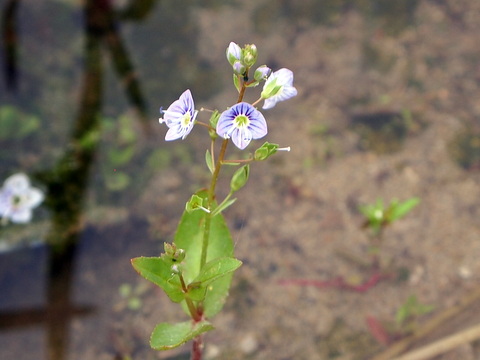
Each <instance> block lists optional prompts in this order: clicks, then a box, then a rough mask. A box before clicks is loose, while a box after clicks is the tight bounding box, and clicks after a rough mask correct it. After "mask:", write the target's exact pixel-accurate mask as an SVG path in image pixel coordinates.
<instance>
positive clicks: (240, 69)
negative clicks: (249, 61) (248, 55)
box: [232, 61, 247, 76]
mask: <svg viewBox="0 0 480 360" xmlns="http://www.w3.org/2000/svg"><path fill="white" fill-rule="evenodd" d="M232 68H233V72H234V73H235V74H237V75H242V76H243V74H245V71H246V70H247V68H246V67H245V65H243V64H242V63H241V62H240V61H235V62H234V63H233V65H232Z"/></svg>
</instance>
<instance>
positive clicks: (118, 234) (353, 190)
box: [0, 0, 480, 360]
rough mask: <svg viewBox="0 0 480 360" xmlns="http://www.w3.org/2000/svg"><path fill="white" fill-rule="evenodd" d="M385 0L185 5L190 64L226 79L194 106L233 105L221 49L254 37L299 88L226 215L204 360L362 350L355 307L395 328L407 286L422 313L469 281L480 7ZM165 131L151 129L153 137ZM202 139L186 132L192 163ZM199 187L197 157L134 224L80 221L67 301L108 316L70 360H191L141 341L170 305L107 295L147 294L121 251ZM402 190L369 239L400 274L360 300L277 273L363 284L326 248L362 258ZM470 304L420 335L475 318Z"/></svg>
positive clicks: (478, 130) (78, 325)
mask: <svg viewBox="0 0 480 360" xmlns="http://www.w3.org/2000/svg"><path fill="white" fill-rule="evenodd" d="M274 3H275V4H274ZM383 3H385V2H382V1H379V2H377V3H376V4H377V6H373V5H372V4H371V2H367V1H354V2H349V3H348V4H347V2H341V1H331V2H325V4H324V6H323V7H322V9H323V12H321V13H320V12H319V10H318V9H317V8H318V7H317V2H316V1H313V0H311V1H302V4H295V5H292V4H290V2H288V1H282V2H279V4H276V2H270V1H253V0H252V1H250V0H249V1H243V2H241V4H240V3H238V4H237V3H235V4H233V5H231V6H214V7H210V8H201V9H196V11H195V14H191V15H192V16H194V17H195V21H197V22H198V26H199V31H198V45H197V46H198V51H199V56H200V57H201V59H202V61H204V62H205V63H207V64H209V66H211V67H215V68H218V69H221V70H219V72H220V74H219V76H222V77H223V78H224V79H227V80H226V81H225V90H224V91H221V92H220V93H218V95H216V96H214V97H212V98H211V99H209V100H208V101H205V103H201V104H197V106H198V107H201V106H204V107H208V108H214V107H218V108H224V107H225V104H230V103H231V102H232V99H235V89H234V88H233V86H231V84H229V83H228V81H229V79H230V76H231V74H230V69H229V68H228V66H227V64H226V62H225V59H224V56H223V54H224V52H225V48H226V46H227V45H228V43H229V42H230V41H235V42H237V43H239V44H244V43H254V44H256V45H257V47H258V49H259V52H260V55H259V63H266V64H267V65H269V66H271V67H272V68H273V69H274V70H276V69H278V68H281V67H286V68H289V69H291V70H293V72H294V74H295V86H296V87H297V89H298V93H299V95H298V96H297V97H296V98H295V99H292V100H289V101H288V102H285V103H279V104H278V105H277V106H276V107H275V108H274V109H272V110H268V111H265V112H264V114H265V117H266V118H267V121H268V124H269V134H268V136H267V140H268V141H270V142H274V143H279V144H281V146H290V147H291V148H292V151H291V152H290V153H279V154H277V155H276V156H275V157H274V159H272V161H268V162H265V163H258V164H254V166H253V167H252V171H251V178H250V181H249V183H248V185H247V187H246V188H244V189H243V190H242V191H241V193H240V194H239V200H238V201H237V203H236V204H235V206H233V207H232V208H231V209H229V210H228V211H227V212H226V214H225V216H226V218H227V221H228V222H229V224H230V225H231V228H232V232H233V237H234V239H235V247H236V256H237V257H238V258H239V259H241V260H242V261H243V262H244V265H243V266H242V267H241V268H240V269H239V270H238V271H237V272H236V273H235V276H234V280H233V288H232V291H231V296H230V297H229V299H228V302H227V305H226V308H225V310H224V311H223V312H222V313H221V314H219V315H218V316H217V317H215V318H214V319H213V323H214V325H215V326H216V330H215V331H214V332H211V333H209V334H207V335H206V349H205V353H206V358H207V359H252V360H253V359H259V360H264V359H279V360H287V359H295V360H297V359H298V360H302V359H342V360H347V359H352V360H356V359H368V358H371V357H372V356H373V354H375V353H378V352H381V351H382V350H383V349H384V346H383V345H381V344H379V343H378V342H377V341H376V340H375V339H374V338H373V337H372V335H371V333H370V331H369V329H368V327H367V324H366V318H367V316H373V317H376V318H377V319H379V320H386V321H393V319H394V316H395V313H396V311H397V309H398V308H399V307H400V306H401V305H402V304H404V303H405V301H406V300H407V298H408V297H409V296H410V295H415V296H416V297H417V299H418V300H419V301H420V302H421V303H424V304H431V305H434V306H435V310H434V312H433V313H431V314H429V315H425V316H423V317H421V318H420V319H419V321H420V323H422V322H424V321H426V320H427V319H428V318H430V317H432V316H434V315H435V314H438V313H440V312H442V311H443V310H445V309H448V308H450V307H452V306H453V305H455V304H458V302H459V301H460V300H461V299H462V298H464V297H465V296H467V295H468V294H469V293H471V292H473V291H475V290H476V289H477V288H478V284H479V280H480V277H479V275H478V274H479V273H480V262H479V261H478V256H479V254H480V242H479V240H480V225H479V218H480V202H479V199H480V173H479V171H478V170H479V169H480V102H479V99H480V48H479V46H478V34H479V33H480V2H478V1H474V0H472V1H467V0H462V1H457V2H455V4H453V3H449V2H446V1H433V0H432V1H408V2H403V3H404V5H403V6H401V5H398V8H396V7H395V6H394V5H391V6H390V7H383V6H382V4H383ZM385 8H388V11H387V10H385ZM339 10H340V11H339ZM252 92H253V93H254V94H252V95H248V94H247V97H249V96H252V97H251V98H249V100H252V101H253V100H255V99H256V96H257V95H258V94H257V93H255V91H252ZM201 116H202V115H201ZM164 130H165V129H163V128H162V127H158V128H155V130H154V131H155V136H156V140H155V141H157V142H158V139H163V135H164ZM199 133H200V131H199V130H198V129H195V130H194V132H193V133H192V134H191V135H190V136H189V137H188V140H189V141H191V142H193V147H194V150H195V153H196V155H195V157H196V159H197V160H198V161H199V163H201V162H202V161H203V160H202V159H203V154H204V149H205V144H204V143H203V142H202V141H200V140H194V139H198V138H200V136H196V135H198V134H199ZM157 135H158V136H157ZM169 146H172V149H173V148H174V147H175V146H177V145H176V144H172V145H169ZM231 150H232V151H233V149H231ZM206 179H207V174H206V172H205V169H203V166H201V167H200V166H199V167H197V166H188V165H182V164H179V165H178V166H175V167H173V168H171V169H169V170H168V171H163V172H160V173H158V174H157V175H155V176H154V177H153V179H152V180H151V181H150V183H149V184H148V186H147V187H146V188H145V191H144V196H143V197H142V198H141V199H139V201H138V202H136V203H135V204H133V205H132V206H131V207H130V208H129V209H128V210H129V214H130V215H132V216H133V220H129V222H117V221H115V220H114V221H113V223H114V224H113V225H112V224H106V225H104V226H99V225H98V221H95V219H90V222H89V223H88V225H87V228H86V230H85V231H86V235H85V238H88V239H89V240H88V245H84V249H85V250H84V251H85V254H83V256H82V257H80V259H81V260H79V268H81V269H82V271H81V272H79V273H78V281H79V282H78V284H77V289H76V290H75V292H76V299H77V301H78V302H79V303H91V302H92V301H94V302H95V304H96V306H98V307H99V308H102V309H103V311H101V312H100V313H98V314H97V316H95V317H90V318H88V317H87V318H77V319H74V320H73V323H72V329H73V332H72V339H71V349H70V355H71V358H72V359H93V358H95V359H100V360H102V359H105V360H106V359H112V356H114V354H117V355H116V356H117V358H122V357H121V356H127V355H131V356H132V357H133V358H135V359H166V358H169V359H183V358H185V359H186V358H188V355H186V354H187V353H188V351H189V347H188V346H186V347H183V348H181V349H178V350H175V351H172V352H166V353H157V352H154V351H153V350H150V349H149V348H148V346H147V345H146V342H147V339H148V337H149V334H150V332H151V330H152V329H153V327H154V326H155V324H156V323H158V322H164V321H177V320H178V319H179V318H182V319H184V318H185V317H184V315H183V313H182V312H181V310H179V309H177V306H174V305H173V304H170V302H169V301H168V299H167V297H166V296H165V295H164V294H163V293H161V292H160V291H158V290H156V289H153V287H148V288H147V291H146V292H143V293H142V294H141V295H140V298H141V300H142V302H143V306H142V308H141V310H138V311H131V310H128V309H126V303H125V300H124V299H122V298H121V296H120V295H118V287H119V286H120V285H121V284H122V283H126V282H128V283H132V284H134V286H140V287H141V286H143V285H141V284H143V283H144V282H145V281H144V280H143V279H141V278H139V277H138V276H136V274H135V273H134V272H133V271H132V270H131V269H130V268H129V259H130V258H131V257H135V256H140V255H145V256H153V255H156V254H158V253H159V252H160V249H161V242H160V241H159V240H162V241H166V240H169V239H171V238H172V237H173V234H174V231H175V227H176V224H177V221H178V219H179V216H180V214H181V212H182V210H183V204H184V203H185V201H186V198H187V197H188V194H189V193H190V192H191V191H193V190H195V189H196V188H198V187H199V186H202V185H203V184H204V183H205V181H206ZM225 185H226V184H220V188H222V186H223V187H224V186H225ZM223 190H225V188H223ZM152 194H155V196H152ZM410 197H419V198H420V199H421V203H420V205H419V206H418V207H417V208H415V209H414V210H413V211H412V213H411V214H409V215H408V216H406V217H405V218H404V219H402V220H400V221H398V222H397V223H395V224H394V225H393V226H391V227H390V228H388V229H387V230H386V232H385V241H384V244H383V246H382V249H381V254H382V261H383V265H384V266H387V265H389V264H390V265H392V266H394V267H395V268H400V267H401V268H404V269H406V272H407V274H408V278H407V279H406V280H404V281H394V280H391V281H383V282H381V283H380V284H378V285H377V286H375V287H373V288H372V289H371V290H369V291H368V292H365V293H354V292H349V291H344V290H338V289H319V288H315V287H307V286H295V285H291V286H285V285H281V284H280V283H279V282H280V281H281V280H285V279H315V280H328V279H331V278H334V277H337V276H343V277H344V278H346V279H349V280H350V281H361V280H362V279H364V278H365V277H368V272H366V271H364V270H362V269H361V268H359V267H358V266H357V264H355V263H353V262H351V261H346V260H345V259H344V258H342V257H340V256H338V249H347V250H348V251H350V252H352V253H354V254H357V255H358V256H360V257H364V258H365V257H366V256H367V255H366V254H367V247H368V243H369V237H368V234H367V233H366V232H365V231H364V230H362V229H361V225H362V222H363V218H362V216H361V215H360V212H359V211H358V207H359V206H360V205H363V204H368V203H373V202H375V201H376V200H377V199H378V198H382V199H384V200H385V201H386V202H389V201H390V200H392V199H395V198H396V199H400V200H406V199H408V198H410ZM117 220H118V219H117ZM92 224H93V225H92ZM95 239H97V240H98V239H111V240H109V241H108V242H100V241H95ZM93 255H95V256H93ZM99 268H100V269H101V272H100V273H99V272H98V269H99ZM99 289H100V290H99ZM92 293H95V294H96V296H95V299H92V296H91V294H92ZM479 306H480V301H479V302H475V303H474V304H473V305H471V307H469V308H468V309H466V311H465V312H463V313H462V314H460V315H459V316H458V317H456V318H455V319H454V320H452V321H449V322H448V323H446V324H444V325H443V326H442V327H441V328H439V329H438V333H436V334H432V337H431V338H430V339H427V340H425V342H428V341H431V340H432V339H435V338H438V337H440V336H443V335H447V334H450V333H454V332H456V331H458V330H461V329H463V328H466V327H467V326H469V325H472V324H475V323H477V322H478V321H479V320H480V315H479V311H478V310H479ZM95 334H99V335H98V336H93V338H92V335H95ZM105 344H111V345H108V346H106V345H105ZM32 348H34V346H33V345H32ZM15 350H18V349H12V347H10V352H9V353H7V354H13V353H15ZM4 351H5V350H4ZM0 354H1V353H0ZM7 358H8V357H7ZM27 358H28V357H27ZM125 358H126V357H125ZM478 358H480V351H479V349H478V346H476V344H469V345H465V346H463V347H460V348H458V349H455V350H454V351H451V352H449V353H446V354H444V355H442V356H438V357H437V358H436V359H438V360H454V359H462V360H469V359H478Z"/></svg>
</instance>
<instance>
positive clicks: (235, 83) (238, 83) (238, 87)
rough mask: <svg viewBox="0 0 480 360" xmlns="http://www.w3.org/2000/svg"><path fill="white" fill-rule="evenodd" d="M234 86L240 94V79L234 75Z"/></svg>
mask: <svg viewBox="0 0 480 360" xmlns="http://www.w3.org/2000/svg"><path fill="white" fill-rule="evenodd" d="M233 84H234V85H235V88H236V89H237V91H238V92H240V78H239V77H238V75H237V74H233Z"/></svg>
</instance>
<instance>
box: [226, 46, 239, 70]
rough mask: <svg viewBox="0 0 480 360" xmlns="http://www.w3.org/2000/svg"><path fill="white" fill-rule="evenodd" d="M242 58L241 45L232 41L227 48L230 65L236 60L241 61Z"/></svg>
mask: <svg viewBox="0 0 480 360" xmlns="http://www.w3.org/2000/svg"><path fill="white" fill-rule="evenodd" d="M241 58H242V49H241V48H240V46H238V45H237V44H235V43H234V42H231V43H230V45H229V46H228V48H227V60H228V62H229V63H230V65H232V66H233V64H234V63H235V61H237V60H238V61H239V60H240V59H241Z"/></svg>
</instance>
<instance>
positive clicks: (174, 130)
mask: <svg viewBox="0 0 480 360" xmlns="http://www.w3.org/2000/svg"><path fill="white" fill-rule="evenodd" d="M160 113H162V114H163V118H160V119H159V121H160V124H162V123H165V124H167V126H168V127H169V129H168V131H167V134H166V135H165V140H166V141H171V140H177V139H180V138H182V140H183V139H185V138H186V137H187V135H188V134H189V133H190V131H192V129H193V125H194V124H195V118H196V117H197V114H198V110H195V104H194V102H193V97H192V93H191V92H190V90H185V91H184V92H183V94H182V95H180V97H179V98H178V100H175V101H174V102H173V103H172V105H170V106H169V107H168V109H167V110H162V108H160Z"/></svg>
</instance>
